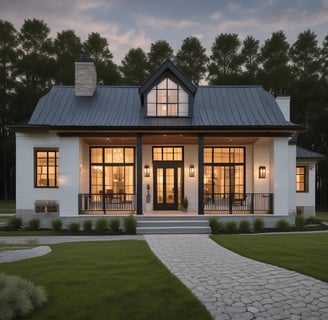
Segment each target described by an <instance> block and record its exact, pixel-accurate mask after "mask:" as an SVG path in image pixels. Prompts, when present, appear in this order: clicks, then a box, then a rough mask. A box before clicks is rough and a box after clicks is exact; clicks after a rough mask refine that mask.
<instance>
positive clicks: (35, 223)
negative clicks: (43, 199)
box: [28, 219, 40, 231]
mask: <svg viewBox="0 0 328 320" xmlns="http://www.w3.org/2000/svg"><path fill="white" fill-rule="evenodd" d="M28 228H29V230H32V231H36V230H39V228H40V219H32V220H30V221H29V222H28Z"/></svg>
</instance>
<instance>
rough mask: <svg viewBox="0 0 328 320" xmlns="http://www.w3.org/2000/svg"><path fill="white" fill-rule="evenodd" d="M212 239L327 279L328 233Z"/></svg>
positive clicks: (291, 268)
mask: <svg viewBox="0 0 328 320" xmlns="http://www.w3.org/2000/svg"><path fill="white" fill-rule="evenodd" d="M212 239H213V240H214V241H216V242H217V243H218V244H220V245H222V246H223V247H225V248H227V249H229V250H231V251H234V252H236V253H239V254H241V255H242V256H245V257H248V258H251V259H255V260H258V261H262V262H266V263H269V264H272V265H276V266H280V267H283V268H286V269H289V270H294V271H297V272H300V273H303V274H306V275H309V276H311V277H314V278H317V279H319V280H322V281H325V282H328V272H327V266H328V246H327V243H328V233H311V234H308V233H306V234H290V235H289V234H287V235H285V234H275V235H224V236H223V235H220V236H216V235H215V236H212Z"/></svg>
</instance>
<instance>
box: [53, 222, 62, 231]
mask: <svg viewBox="0 0 328 320" xmlns="http://www.w3.org/2000/svg"><path fill="white" fill-rule="evenodd" d="M51 226H52V229H53V230H54V231H60V230H61V229H62V227H63V222H62V221H61V220H60V219H54V220H52V221H51Z"/></svg>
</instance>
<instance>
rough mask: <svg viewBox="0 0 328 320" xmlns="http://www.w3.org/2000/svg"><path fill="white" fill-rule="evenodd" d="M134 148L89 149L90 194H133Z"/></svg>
mask: <svg viewBox="0 0 328 320" xmlns="http://www.w3.org/2000/svg"><path fill="white" fill-rule="evenodd" d="M134 176H135V149H134V147H90V193H91V194H103V193H106V194H134V192H135V178H134Z"/></svg>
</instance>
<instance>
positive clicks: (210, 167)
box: [204, 147, 245, 200]
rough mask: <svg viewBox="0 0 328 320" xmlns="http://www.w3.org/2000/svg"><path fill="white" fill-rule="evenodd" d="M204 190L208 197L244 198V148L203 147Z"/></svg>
mask: <svg viewBox="0 0 328 320" xmlns="http://www.w3.org/2000/svg"><path fill="white" fill-rule="evenodd" d="M204 192H205V194H206V196H207V197H210V198H218V197H219V198H229V197H230V196H231V194H233V195H234V199H235V200H236V199H243V198H244V193H245V148H235V147H210V148H208V147H206V148H204Z"/></svg>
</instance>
